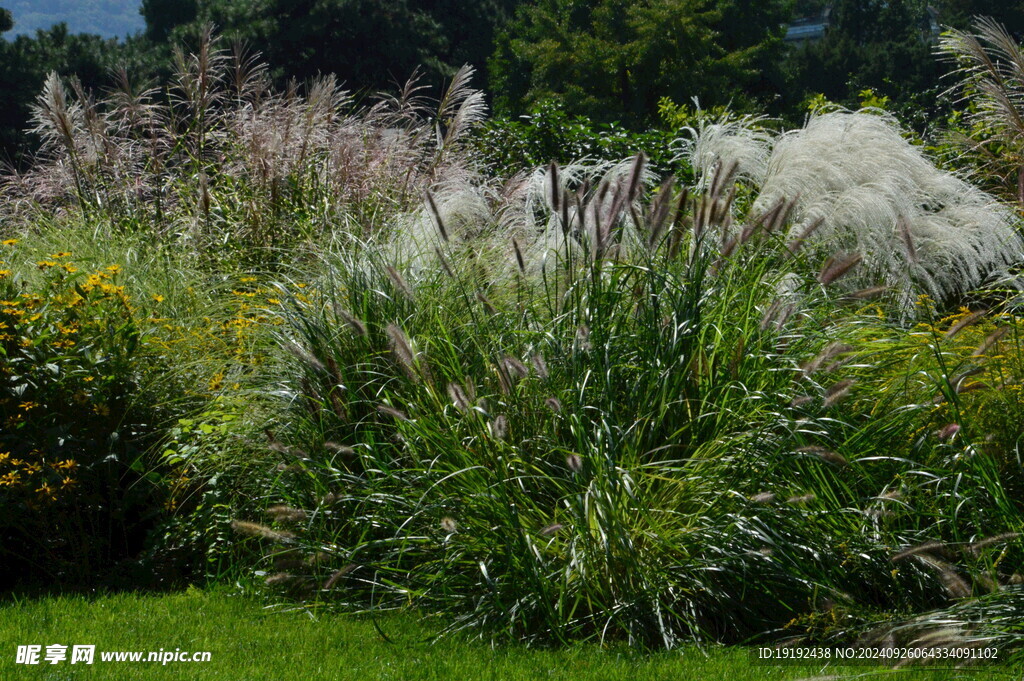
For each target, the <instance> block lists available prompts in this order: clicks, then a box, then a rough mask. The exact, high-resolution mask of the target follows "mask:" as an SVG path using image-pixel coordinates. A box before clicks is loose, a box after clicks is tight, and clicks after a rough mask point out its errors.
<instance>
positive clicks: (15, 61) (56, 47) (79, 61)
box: [0, 24, 123, 164]
mask: <svg viewBox="0 0 1024 681" xmlns="http://www.w3.org/2000/svg"><path fill="white" fill-rule="evenodd" d="M122 56H123V48H122V46H121V44H120V43H118V42H117V41H116V40H105V39H103V38H100V37H99V36H97V35H87V34H69V33H68V30H67V26H66V25H65V24H57V25H56V26H54V27H53V28H50V29H48V30H45V31H36V35H35V36H34V37H29V36H24V35H20V36H18V37H17V38H16V39H14V40H13V41H2V40H0V97H2V99H3V102H4V106H3V107H0V162H4V163H14V164H21V163H23V162H24V161H26V160H27V157H28V155H29V152H30V151H31V149H32V141H31V139H30V138H29V136H28V135H27V133H26V132H25V129H26V128H27V127H28V125H29V120H30V112H31V107H32V104H33V103H34V102H35V100H36V97H37V96H38V95H39V93H40V91H41V89H42V86H43V81H44V80H45V79H46V76H47V74H48V73H49V72H50V71H57V72H58V73H59V74H60V75H61V76H63V77H70V76H75V77H76V78H78V79H79V81H80V82H81V83H82V85H83V86H84V87H85V88H87V89H89V88H98V87H101V86H103V85H106V84H108V81H109V79H108V73H109V71H110V68H111V67H113V66H115V65H116V64H117V63H118V62H119V61H120V60H121V57H122Z"/></svg>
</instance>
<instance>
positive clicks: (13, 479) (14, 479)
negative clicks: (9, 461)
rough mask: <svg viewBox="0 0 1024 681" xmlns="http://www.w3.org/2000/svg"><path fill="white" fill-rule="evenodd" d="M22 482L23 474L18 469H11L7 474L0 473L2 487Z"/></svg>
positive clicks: (0, 485)
mask: <svg viewBox="0 0 1024 681" xmlns="http://www.w3.org/2000/svg"><path fill="white" fill-rule="evenodd" d="M19 482H21V476H20V475H18V473H17V472H16V471H11V472H10V473H8V474H7V475H0V487H14V486H15V485H17V484H18V483H19Z"/></svg>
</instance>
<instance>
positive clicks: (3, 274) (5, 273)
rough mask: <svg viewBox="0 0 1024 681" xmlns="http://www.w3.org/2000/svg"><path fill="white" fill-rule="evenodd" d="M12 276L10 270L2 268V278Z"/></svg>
mask: <svg viewBox="0 0 1024 681" xmlns="http://www.w3.org/2000/svg"><path fill="white" fill-rule="evenodd" d="M9 276H11V271H10V270H0V279H3V278H4V277H9Z"/></svg>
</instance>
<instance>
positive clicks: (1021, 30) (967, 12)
mask: <svg viewBox="0 0 1024 681" xmlns="http://www.w3.org/2000/svg"><path fill="white" fill-rule="evenodd" d="M936 6H937V9H938V10H939V16H940V17H941V20H942V23H943V24H944V25H947V26H952V27H954V28H959V29H966V28H968V27H969V26H971V24H972V22H973V20H974V18H975V17H991V18H992V19H995V20H996V21H997V22H998V23H1000V24H1002V25H1003V26H1005V27H1006V29H1007V31H1009V32H1010V34H1011V35H1012V36H1014V37H1015V38H1016V39H1017V40H1018V41H1019V40H1020V39H1021V38H1022V36H1024V2H1021V0H939V2H937V3H936Z"/></svg>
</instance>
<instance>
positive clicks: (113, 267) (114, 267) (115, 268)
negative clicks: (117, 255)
mask: <svg viewBox="0 0 1024 681" xmlns="http://www.w3.org/2000/svg"><path fill="white" fill-rule="evenodd" d="M106 269H107V271H108V272H110V273H111V274H117V273H118V272H120V271H121V266H120V265H110V266H109V267H107V268H106Z"/></svg>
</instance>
